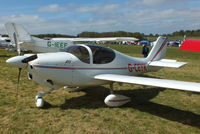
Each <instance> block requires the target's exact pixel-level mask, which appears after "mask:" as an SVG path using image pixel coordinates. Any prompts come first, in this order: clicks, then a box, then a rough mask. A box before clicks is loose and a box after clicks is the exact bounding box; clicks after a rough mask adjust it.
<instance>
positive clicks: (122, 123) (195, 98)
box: [0, 45, 200, 134]
mask: <svg viewBox="0 0 200 134" xmlns="http://www.w3.org/2000/svg"><path fill="white" fill-rule="evenodd" d="M109 47H111V48H114V49H116V50H118V51H121V52H123V53H126V54H128V55H131V56H137V57H142V55H141V47H140V46H119V45H109ZM14 55H16V53H15V52H7V51H5V50H3V49H0V69H1V71H0V85H1V86H0V133H1V134H4V133H14V134H16V133H17V134H23V133H32V134H34V133H41V134H43V133H46V134H47V133H48V134H55V133H78V134H80V133H81V134H82V133H83V134H84V133H101V134H102V133H103V134H104V133H105V134H107V133H109V134H114V133H115V134H116V133H128V134H129V133H134V134H144V133H145V134H146V133H147V134H161V133H162V134H168V133H170V134H171V133H172V134H173V133H174V134H199V133H200V94H199V93H191V92H184V91H178V90H170V89H165V88H157V87H148V86H147V87H143V86H140V85H133V84H124V85H123V86H121V87H120V86H119V85H118V84H115V85H114V88H115V90H116V93H118V94H123V95H127V96H129V97H131V98H132V101H131V102H130V103H128V104H127V105H125V106H123V107H120V108H109V107H107V106H105V104H104V102H103V100H104V98H105V97H106V96H107V95H108V94H109V86H108V85H105V86H97V87H90V88H87V89H86V90H84V91H81V92H75V93H69V92H67V91H65V90H64V89H60V90H57V91H54V92H52V94H49V95H46V96H45V97H44V99H45V100H46V106H45V107H44V108H43V109H39V108H36V107H35V103H34V102H35V95H36V94H37V92H39V91H43V90H47V88H46V87H43V86H41V85H38V84H36V83H35V82H33V81H30V80H28V78H27V72H26V71H25V70H23V71H22V76H21V82H20V90H19V95H18V98H16V94H15V93H16V91H15V90H16V83H17V73H18V70H17V68H15V67H12V66H9V65H7V64H6V63H5V61H6V59H8V58H9V57H12V56H14ZM166 58H168V59H176V60H178V61H186V62H188V63H189V64H188V65H186V66H185V67H183V68H180V69H172V68H165V69H163V70H160V71H159V72H154V73H147V74H145V75H146V76H147V77H150V76H151V77H158V78H164V79H176V80H183V81H194V82H200V62H199V61H200V53H199V52H188V51H180V50H179V48H176V47H168V51H167V57H166ZM169 84H170V83H169Z"/></svg>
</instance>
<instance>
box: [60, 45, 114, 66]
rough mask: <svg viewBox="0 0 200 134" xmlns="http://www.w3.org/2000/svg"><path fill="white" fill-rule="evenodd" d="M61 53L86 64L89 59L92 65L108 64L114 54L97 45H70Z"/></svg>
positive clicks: (108, 49) (110, 50)
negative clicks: (68, 54)
mask: <svg viewBox="0 0 200 134" xmlns="http://www.w3.org/2000/svg"><path fill="white" fill-rule="evenodd" d="M63 51H64V52H68V53H71V54H73V55H74V56H76V57H77V58H78V59H79V60H80V61H82V62H84V63H88V64H89V63H90V59H91V58H92V59H93V60H92V63H93V64H106V63H110V62H112V61H113V60H114V58H115V52H114V51H113V50H112V49H110V48H106V47H103V46H98V45H70V46H68V47H66V48H65V49H64V50H63ZM90 52H91V54H90Z"/></svg>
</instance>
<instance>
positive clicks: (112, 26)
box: [0, 0, 200, 35]
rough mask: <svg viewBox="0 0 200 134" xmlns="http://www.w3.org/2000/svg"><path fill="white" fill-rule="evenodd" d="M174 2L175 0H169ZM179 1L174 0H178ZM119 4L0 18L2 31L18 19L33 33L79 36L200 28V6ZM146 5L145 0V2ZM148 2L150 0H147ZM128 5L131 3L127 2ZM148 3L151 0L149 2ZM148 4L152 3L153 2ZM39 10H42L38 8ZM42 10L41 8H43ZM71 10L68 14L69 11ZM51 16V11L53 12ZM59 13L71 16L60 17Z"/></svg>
mask: <svg viewBox="0 0 200 134" xmlns="http://www.w3.org/2000/svg"><path fill="white" fill-rule="evenodd" d="M150 1H153V2H154V5H157V6H158V5H160V4H163V3H165V2H166V1H167V0H150ZM169 1H171V0H169ZM176 1H177V0H174V2H176ZM130 2H131V1H129V2H126V3H122V4H117V3H107V4H106V3H104V4H93V5H82V6H80V5H74V4H69V5H65V6H59V5H56V4H54V6H52V5H49V6H46V7H49V8H48V9H49V10H47V8H46V9H45V8H44V7H43V8H42V7H41V9H43V11H44V12H48V13H49V12H59V14H56V16H54V15H55V14H54V15H52V17H51V19H48V18H43V17H42V18H41V17H40V16H39V15H25V14H21V15H12V16H4V17H0V30H2V29H3V23H5V22H7V21H9V22H16V23H19V24H22V25H24V27H25V28H26V29H27V30H28V31H29V32H30V33H31V34H38V33H60V34H72V35H76V34H78V33H80V32H83V31H96V32H108V31H118V30H125V31H130V32H144V33H171V32H174V31H176V30H181V29H183V30H185V29H199V28H200V14H199V12H200V8H184V9H183V8H170V7H169V8H159V9H157V8H143V6H141V2H140V1H136V2H133V3H132V4H133V5H134V4H137V6H136V5H134V6H135V7H133V5H131V3H130ZM142 2H143V4H142V5H144V2H145V0H143V1H142ZM146 2H147V1H146ZM127 4H128V5H127ZM146 5H148V3H146ZM148 6H151V5H150V4H149V5H148ZM38 11H39V9H38ZM40 11H41V10H40ZM66 12H67V13H70V15H69V14H65V13H66ZM88 14H89V15H90V16H89V17H88V18H87V17H85V19H84V20H78V19H77V20H75V19H73V18H74V17H73V16H76V17H77V18H78V17H84V16H85V15H88ZM48 15H49V14H48ZM50 15H51V14H50ZM58 15H63V16H66V15H68V16H67V18H69V19H68V20H67V19H65V18H62V17H60V18H61V19H60V18H57V16H58Z"/></svg>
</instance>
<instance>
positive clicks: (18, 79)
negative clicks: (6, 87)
mask: <svg viewBox="0 0 200 134" xmlns="http://www.w3.org/2000/svg"><path fill="white" fill-rule="evenodd" d="M21 71H22V68H19V72H18V78H17V89H16V96H18V89H19V81H20V76H21Z"/></svg>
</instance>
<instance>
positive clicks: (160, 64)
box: [149, 59, 187, 68]
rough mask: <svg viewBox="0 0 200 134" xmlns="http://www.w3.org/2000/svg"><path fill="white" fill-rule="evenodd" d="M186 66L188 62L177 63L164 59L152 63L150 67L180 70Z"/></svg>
mask: <svg viewBox="0 0 200 134" xmlns="http://www.w3.org/2000/svg"><path fill="white" fill-rule="evenodd" d="M186 64H187V62H177V61H176V60H168V59H162V60H159V61H152V62H151V63H150V64H149V66H155V67H173V68H179V67H182V66H184V65H186Z"/></svg>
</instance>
